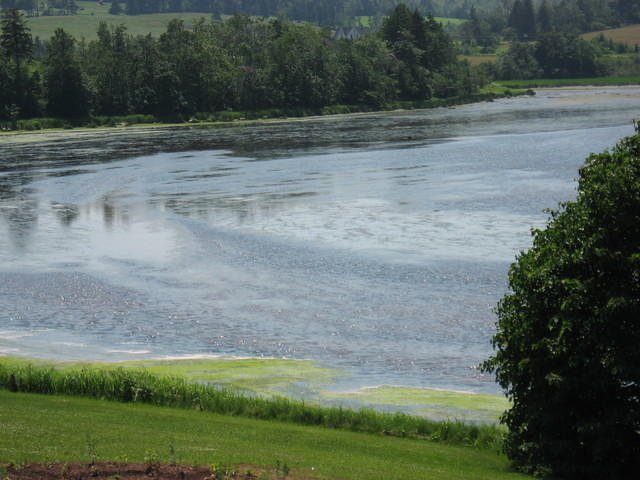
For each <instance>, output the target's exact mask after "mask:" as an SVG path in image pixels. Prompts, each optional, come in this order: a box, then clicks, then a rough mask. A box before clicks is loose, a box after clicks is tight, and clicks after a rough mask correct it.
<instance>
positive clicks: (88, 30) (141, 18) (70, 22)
mask: <svg viewBox="0 0 640 480" xmlns="http://www.w3.org/2000/svg"><path fill="white" fill-rule="evenodd" d="M76 3H77V4H78V6H79V7H80V10H79V11H78V14H77V15H70V16H51V17H33V18H29V19H27V21H28V25H29V27H30V28H31V34H32V35H33V36H34V37H39V38H41V39H46V38H49V37H51V36H52V35H53V32H54V31H55V30H56V28H60V27H62V28H64V29H65V30H66V31H67V32H68V33H70V34H71V35H73V36H74V37H76V38H77V39H80V38H82V37H84V38H86V39H87V40H92V39H95V38H96V31H97V29H98V24H99V23H100V22H107V24H109V25H120V24H123V25H126V27H127V31H128V32H129V33H132V34H134V35H138V34H140V35H146V34H148V33H150V34H151V35H154V36H159V35H160V34H161V33H163V32H164V31H165V30H166V26H167V24H168V23H169V21H170V20H171V19H173V18H179V19H181V20H184V22H185V23H186V24H187V25H190V24H191V23H193V22H194V21H195V20H198V19H200V18H203V17H204V18H205V19H207V20H208V19H209V18H210V15H207V14H205V13H156V14H152V15H109V7H110V4H109V3H105V4H104V5H102V6H101V5H98V4H97V3H95V2H86V1H78V2H76Z"/></svg>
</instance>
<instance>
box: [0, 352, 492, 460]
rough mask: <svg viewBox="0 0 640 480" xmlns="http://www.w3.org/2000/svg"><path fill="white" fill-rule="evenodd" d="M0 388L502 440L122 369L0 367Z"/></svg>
mask: <svg viewBox="0 0 640 480" xmlns="http://www.w3.org/2000/svg"><path fill="white" fill-rule="evenodd" d="M0 388H4V389H7V390H10V391H13V392H30V393H42V394H57V395H77V396H83V397H91V398H98V399H104V400H113V401H119V402H141V403H149V404H153V405H158V406H167V407H178V408H188V409H196V410H201V411H207V412H214V413H219V414H223V415H235V416H241V417H248V418H256V419H261V420H279V421H285V422H293V423H298V424H303V425H317V426H324V427H328V428H335V429H343V430H352V431H356V432H367V433H378V434H384V435H392V436H397V437H412V438H425V439H428V440H433V441H439V442H446V443H450V444H461V445H470V446H476V447H482V448H487V447H498V446H499V444H500V443H501V439H502V435H503V432H502V430H501V429H500V428H499V427H498V426H496V425H473V424H467V423H464V422H461V421H440V422H438V421H432V420H428V419H425V418H421V417H416V416H413V415H408V414H405V413H400V412H398V413H385V412H378V411H376V410H373V409H367V408H364V409H360V410H354V409H348V408H343V407H321V406H317V405H309V404H307V403H305V402H304V401H302V400H293V399H289V398H285V397H281V396H273V397H269V398H265V397H261V396H256V395H248V394H243V393H240V392H237V391H234V390H231V389H228V388H220V387H218V386H215V385H211V384H200V383H190V382H187V381H186V380H185V379H184V378H180V377H169V376H157V375H152V374H150V373H148V372H145V371H143V370H132V369H123V368H118V369H114V370H91V369H88V368H80V369H65V370H57V369H55V368H52V367H45V366H35V365H32V364H27V365H7V364H3V363H1V362H0Z"/></svg>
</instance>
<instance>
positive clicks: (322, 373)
mask: <svg viewBox="0 0 640 480" xmlns="http://www.w3.org/2000/svg"><path fill="white" fill-rule="evenodd" d="M30 364H31V365H34V366H37V367H39V368H54V369H56V370H66V371H80V370H83V369H85V370H102V371H108V370H115V369H119V368H123V369H128V370H134V371H142V372H145V373H148V374H152V375H156V376H171V377H180V378H182V379H184V380H186V381H187V382H191V383H207V384H210V385H215V386H217V387H221V388H229V389H232V390H234V391H237V392H242V393H245V394H249V395H261V396H263V397H270V396H286V397H289V398H296V399H304V400H305V401H306V402H307V403H309V402H311V404H314V405H324V406H337V407H348V408H352V409H359V408H369V409H371V408H373V409H374V410H376V411H383V412H395V411H401V412H405V413H409V414H411V415H416V416H418V417H424V418H428V419H431V420H448V419H455V420H460V421H463V422H470V423H488V424H496V423H497V421H498V417H499V416H500V414H501V413H502V412H503V411H505V410H506V409H507V408H508V402H507V400H506V398H505V397H504V396H502V395H479V394H474V393H469V392H457V391H449V390H437V389H430V388H408V387H402V386H378V387H368V388H362V389H358V390H355V391H338V389H337V387H336V385H335V380H342V379H344V378H345V377H347V375H346V374H345V373H344V372H341V371H339V370H335V369H329V368H325V367H322V366H320V365H317V364H316V363H315V362H311V361H307V360H291V359H255V358H246V359H237V358H236V359H223V358H178V359H165V360H157V359H156V360H135V361H123V362H116V363H100V362H90V363H89V362H61V361H51V360H37V359H29V358H21V357H17V358H12V357H4V358H2V359H0V368H1V367H2V366H4V367H8V368H20V367H26V366H27V365H30ZM343 384H344V383H343Z"/></svg>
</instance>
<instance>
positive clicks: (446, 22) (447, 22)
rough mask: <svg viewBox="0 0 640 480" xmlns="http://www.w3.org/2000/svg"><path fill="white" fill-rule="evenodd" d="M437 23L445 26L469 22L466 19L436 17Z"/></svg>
mask: <svg viewBox="0 0 640 480" xmlns="http://www.w3.org/2000/svg"><path fill="white" fill-rule="evenodd" d="M434 18H435V19H436V21H437V22H440V23H441V24H443V25H461V24H463V23H465V22H466V21H467V19H465V18H452V17H434Z"/></svg>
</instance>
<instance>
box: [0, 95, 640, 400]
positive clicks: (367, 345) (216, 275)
mask: <svg viewBox="0 0 640 480" xmlns="http://www.w3.org/2000/svg"><path fill="white" fill-rule="evenodd" d="M576 99H578V100H579V101H577V100H576ZM639 106H640V90H638V89H631V88H628V89H616V90H614V91H612V92H611V93H610V94H607V95H603V94H602V91H600V90H586V91H582V92H576V91H566V90H563V91H555V92H550V93H543V94H541V95H539V96H538V97H537V98H526V99H514V100H503V101H498V102H494V103H491V104H482V105H470V106H466V107H461V108H457V109H441V110H434V111H427V112H401V113H387V114H379V115H360V116H355V117H347V118H341V119H329V120H327V119H314V120H306V121H301V122H297V123H289V124H287V123H268V124H261V125H253V126H227V127H223V128H211V127H207V128H179V129H158V130H145V131H143V132H135V131H114V132H93V133H92V134H91V135H88V134H86V133H76V132H72V133H70V134H66V135H65V136H62V137H60V138H56V137H52V136H46V135H45V136H42V137H37V136H36V137H27V138H35V139H36V141H31V142H8V143H7V142H5V143H4V144H0V152H1V155H2V161H1V162H0V308H2V311H3V317H2V318H0V354H2V353H7V354H25V355H35V356H42V357H57V358H84V359H101V360H105V359H111V360H116V359H123V358H130V357H136V356H137V357H140V356H144V357H154V356H161V355H181V354H184V355H186V354H196V353H198V354H222V355H243V356H245V355H252V356H287V357H295V358H311V359H317V360H320V361H322V362H324V363H326V364H328V365H333V366H337V367H341V368H343V369H345V370H347V371H348V372H350V373H351V376H349V377H347V378H346V379H345V380H344V383H345V384H349V386H351V387H355V386H360V385H372V384H379V383H394V384H406V385H423V386H432V387H444V388H447V387H449V388H451V387H453V388H456V389H472V390H476V391H483V390H484V391H495V390H496V387H495V385H494V383H493V381H492V379H491V378H485V377H482V376H481V375H480V374H479V373H478V372H477V370H476V369H475V368H474V366H475V365H477V364H478V363H479V362H480V361H482V360H483V359H484V358H486V356H487V355H488V354H489V353H490V344H489V338H490V336H491V334H492V332H493V328H494V327H493V324H494V317H493V314H492V312H491V309H492V307H493V306H494V305H495V302H496V301H497V299H498V298H500V296H502V295H503V294H504V292H505V289H506V285H505V277H506V271H507V268H508V265H509V263H510V262H511V261H512V260H513V258H514V256H515V255H516V254H517V253H518V251H520V250H522V249H525V248H527V247H528V246H529V245H530V241H531V240H530V235H529V230H530V228H532V227H536V226H542V225H544V222H545V215H544V214H543V213H542V210H543V209H544V208H547V207H553V206H555V205H556V204H557V202H559V201H562V200H567V199H570V198H572V197H573V195H574V185H575V183H574V179H575V177H576V175H577V169H578V167H579V166H580V164H581V163H582V161H583V159H584V157H585V156H586V155H587V154H588V153H590V152H592V151H600V150H602V149H604V148H606V147H610V146H612V145H613V144H614V143H615V141H616V140H617V139H618V138H620V137H622V136H624V135H627V134H629V133H631V131H632V127H631V119H632V118H633V115H634V114H635V113H636V112H637V111H638V107H639ZM38 138H40V139H41V140H40V141H37V139H38Z"/></svg>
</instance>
